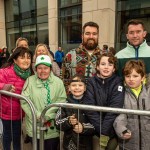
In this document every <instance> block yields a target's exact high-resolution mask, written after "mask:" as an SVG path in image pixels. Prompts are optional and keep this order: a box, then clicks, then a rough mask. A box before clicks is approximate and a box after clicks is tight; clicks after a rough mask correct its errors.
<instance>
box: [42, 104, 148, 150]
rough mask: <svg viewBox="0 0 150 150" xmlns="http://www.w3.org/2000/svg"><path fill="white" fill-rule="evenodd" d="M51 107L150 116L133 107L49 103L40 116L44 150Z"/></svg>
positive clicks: (146, 112)
mask: <svg viewBox="0 0 150 150" xmlns="http://www.w3.org/2000/svg"><path fill="white" fill-rule="evenodd" d="M51 107H64V108H72V109H82V110H91V111H99V112H112V113H119V114H121V113H122V114H132V115H143V116H150V111H143V110H131V109H123V108H112V107H100V106H88V105H81V104H80V105H79V104H68V103H55V104H50V105H48V106H47V107H46V108H45V109H44V110H43V111H42V113H41V117H40V129H41V130H40V150H44V134H43V128H44V116H45V113H46V112H47V110H48V109H49V108H51Z"/></svg>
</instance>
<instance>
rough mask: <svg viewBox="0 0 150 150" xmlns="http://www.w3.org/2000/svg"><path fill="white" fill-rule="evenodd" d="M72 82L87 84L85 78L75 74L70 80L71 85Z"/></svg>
mask: <svg viewBox="0 0 150 150" xmlns="http://www.w3.org/2000/svg"><path fill="white" fill-rule="evenodd" d="M74 78H77V80H74ZM72 82H83V83H86V81H85V78H84V76H82V75H79V74H75V75H74V76H73V77H72V78H71V79H70V84H71V83H72Z"/></svg>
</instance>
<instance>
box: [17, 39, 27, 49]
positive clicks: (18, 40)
mask: <svg viewBox="0 0 150 150" xmlns="http://www.w3.org/2000/svg"><path fill="white" fill-rule="evenodd" d="M20 41H26V42H27V44H28V40H27V39H26V38H23V37H19V38H18V39H17V41H16V47H18V45H19V42H20ZM28 47H29V46H28Z"/></svg>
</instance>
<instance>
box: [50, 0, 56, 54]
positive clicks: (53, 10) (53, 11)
mask: <svg viewBox="0 0 150 150" xmlns="http://www.w3.org/2000/svg"><path fill="white" fill-rule="evenodd" d="M57 6H58V5H57V0H55V1H49V0H48V28H49V45H50V49H51V50H52V51H54V52H55V50H56V49H57V47H58V16H57V11H58V8H57Z"/></svg>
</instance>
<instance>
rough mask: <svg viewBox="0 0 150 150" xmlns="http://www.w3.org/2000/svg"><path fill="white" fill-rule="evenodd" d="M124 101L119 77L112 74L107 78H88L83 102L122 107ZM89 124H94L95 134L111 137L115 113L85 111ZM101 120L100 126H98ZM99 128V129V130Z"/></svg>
mask: <svg viewBox="0 0 150 150" xmlns="http://www.w3.org/2000/svg"><path fill="white" fill-rule="evenodd" d="M123 102H124V87H123V82H122V79H121V78H120V77H118V76H117V75H116V74H113V75H112V76H111V77H109V78H107V79H101V78H99V77H98V76H94V77H92V78H89V80H88V83H87V90H86V92H85V95H84V98H83V104H87V105H95V106H104V107H114V108H122V107H123ZM85 114H86V115H87V117H88V119H89V120H90V122H91V124H93V125H94V127H95V130H96V135H97V136H100V135H101V134H102V135H106V136H109V137H113V136H114V135H115V132H114V129H113V122H114V120H115V118H116V117H117V114H115V113H109V112H108V113H107V112H103V113H102V112H101V114H100V112H96V111H85ZM100 120H101V126H100ZM100 129H101V131H100Z"/></svg>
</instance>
